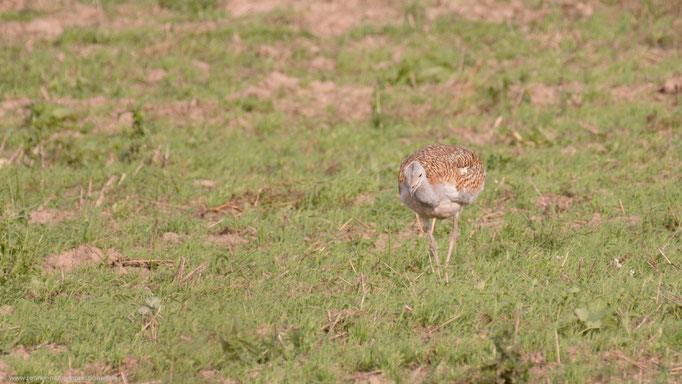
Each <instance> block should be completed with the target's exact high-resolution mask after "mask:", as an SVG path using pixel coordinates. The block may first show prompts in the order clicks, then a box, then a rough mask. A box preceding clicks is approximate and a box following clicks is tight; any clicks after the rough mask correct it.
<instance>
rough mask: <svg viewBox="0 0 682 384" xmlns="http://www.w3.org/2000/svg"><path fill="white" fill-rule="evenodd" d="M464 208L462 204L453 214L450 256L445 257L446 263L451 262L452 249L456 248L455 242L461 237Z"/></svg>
mask: <svg viewBox="0 0 682 384" xmlns="http://www.w3.org/2000/svg"><path fill="white" fill-rule="evenodd" d="M462 209H464V207H462V206H460V207H459V210H458V211H457V213H456V214H455V215H454V216H452V231H450V247H449V248H448V257H447V258H446V259H445V265H448V264H450V257H451V256H452V251H453V250H454V249H455V243H456V242H457V238H458V237H459V215H461V214H462Z"/></svg>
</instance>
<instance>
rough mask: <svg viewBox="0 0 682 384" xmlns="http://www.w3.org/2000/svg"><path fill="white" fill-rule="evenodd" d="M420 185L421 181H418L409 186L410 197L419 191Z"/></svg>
mask: <svg viewBox="0 0 682 384" xmlns="http://www.w3.org/2000/svg"><path fill="white" fill-rule="evenodd" d="M421 184H422V183H421V180H419V181H418V182H416V183H414V184H412V185H411V186H410V197H412V196H414V193H415V192H417V189H419V186H420V185H421Z"/></svg>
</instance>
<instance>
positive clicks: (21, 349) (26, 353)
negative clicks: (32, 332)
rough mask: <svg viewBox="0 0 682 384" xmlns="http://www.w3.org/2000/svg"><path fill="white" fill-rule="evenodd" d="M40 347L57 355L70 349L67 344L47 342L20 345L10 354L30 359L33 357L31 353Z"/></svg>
mask: <svg viewBox="0 0 682 384" xmlns="http://www.w3.org/2000/svg"><path fill="white" fill-rule="evenodd" d="M39 349H47V350H48V351H50V353H52V354H55V355H58V354H61V353H64V352H66V351H67V350H68V348H66V347H65V346H63V345H59V344H55V343H45V344H40V345H36V346H29V347H27V346H25V345H18V346H16V347H15V348H14V349H13V350H12V352H10V356H12V357H18V358H21V359H24V360H28V359H29V358H30V357H31V354H33V353H34V352H36V351H37V350H39Z"/></svg>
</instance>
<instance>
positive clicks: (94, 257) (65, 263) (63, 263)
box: [42, 245, 104, 273]
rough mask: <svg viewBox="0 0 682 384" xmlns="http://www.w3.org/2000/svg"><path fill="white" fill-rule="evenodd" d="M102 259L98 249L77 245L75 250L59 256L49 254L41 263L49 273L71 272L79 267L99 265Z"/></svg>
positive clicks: (102, 256) (102, 255)
mask: <svg viewBox="0 0 682 384" xmlns="http://www.w3.org/2000/svg"><path fill="white" fill-rule="evenodd" d="M103 259H104V254H103V253H102V251H101V250H100V249H99V248H95V247H93V246H90V245H79V246H78V247H77V248H74V249H70V250H68V251H64V252H62V253H60V254H58V255H57V254H51V255H50V256H48V257H47V259H45V261H43V263H42V267H43V269H45V270H46V271H48V272H50V273H54V272H57V271H60V272H71V271H72V270H74V269H75V268H78V267H80V266H84V265H89V264H94V263H99V262H101V261H102V260H103Z"/></svg>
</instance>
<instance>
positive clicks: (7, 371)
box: [0, 360, 14, 383]
mask: <svg viewBox="0 0 682 384" xmlns="http://www.w3.org/2000/svg"><path fill="white" fill-rule="evenodd" d="M12 375H14V371H13V370H12V369H11V368H10V367H9V366H8V365H7V364H5V363H4V362H3V361H2V360H0V383H9V382H10V379H9V378H10V376H12Z"/></svg>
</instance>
